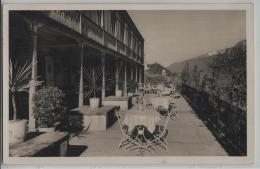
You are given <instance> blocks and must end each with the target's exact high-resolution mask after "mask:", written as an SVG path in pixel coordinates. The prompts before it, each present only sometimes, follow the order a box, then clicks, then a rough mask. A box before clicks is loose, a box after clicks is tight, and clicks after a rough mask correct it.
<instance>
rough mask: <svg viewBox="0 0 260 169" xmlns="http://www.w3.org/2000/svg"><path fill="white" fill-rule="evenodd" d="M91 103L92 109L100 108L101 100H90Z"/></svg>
mask: <svg viewBox="0 0 260 169" xmlns="http://www.w3.org/2000/svg"><path fill="white" fill-rule="evenodd" d="M89 102H90V109H97V108H99V102H100V99H99V98H90V99H89Z"/></svg>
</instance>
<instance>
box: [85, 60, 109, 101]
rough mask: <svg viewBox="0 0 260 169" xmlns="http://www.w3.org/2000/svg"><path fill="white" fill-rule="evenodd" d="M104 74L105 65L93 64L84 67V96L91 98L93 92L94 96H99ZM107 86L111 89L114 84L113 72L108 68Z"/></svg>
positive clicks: (106, 74)
mask: <svg viewBox="0 0 260 169" xmlns="http://www.w3.org/2000/svg"><path fill="white" fill-rule="evenodd" d="M102 75H103V65H102V64H98V65H96V64H93V65H88V66H87V67H83V77H84V81H86V83H84V85H83V88H84V97H85V98H89V97H91V95H92V94H93V97H94V98H96V97H97V92H100V91H101V90H102V77H103V76H102ZM105 79H106V88H107V89H111V88H112V87H113V85H114V79H113V78H111V74H110V73H109V72H108V71H107V70H106V72H105Z"/></svg>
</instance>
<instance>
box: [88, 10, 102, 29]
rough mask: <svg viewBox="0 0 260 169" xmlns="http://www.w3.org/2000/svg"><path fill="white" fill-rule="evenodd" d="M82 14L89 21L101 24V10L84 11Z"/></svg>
mask: <svg viewBox="0 0 260 169" xmlns="http://www.w3.org/2000/svg"><path fill="white" fill-rule="evenodd" d="M83 14H84V16H86V17H88V18H89V19H90V20H91V21H93V22H94V23H96V24H97V25H99V26H101V18H102V11H84V12H83Z"/></svg>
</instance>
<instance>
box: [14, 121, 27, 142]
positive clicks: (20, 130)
mask: <svg viewBox="0 0 260 169" xmlns="http://www.w3.org/2000/svg"><path fill="white" fill-rule="evenodd" d="M27 132H28V120H10V121H9V146H10V147H12V146H14V145H17V144H20V143H22V142H23V141H24V138H25V136H26V134H27Z"/></svg>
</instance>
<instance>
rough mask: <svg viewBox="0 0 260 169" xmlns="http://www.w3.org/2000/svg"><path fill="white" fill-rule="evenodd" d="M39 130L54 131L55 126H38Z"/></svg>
mask: <svg viewBox="0 0 260 169" xmlns="http://www.w3.org/2000/svg"><path fill="white" fill-rule="evenodd" d="M39 132H45V133H47V132H55V127H46V128H45V127H39Z"/></svg>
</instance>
